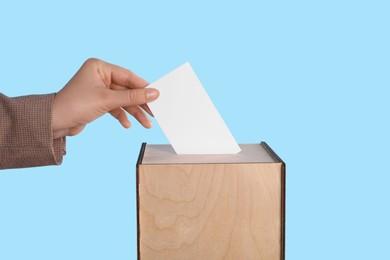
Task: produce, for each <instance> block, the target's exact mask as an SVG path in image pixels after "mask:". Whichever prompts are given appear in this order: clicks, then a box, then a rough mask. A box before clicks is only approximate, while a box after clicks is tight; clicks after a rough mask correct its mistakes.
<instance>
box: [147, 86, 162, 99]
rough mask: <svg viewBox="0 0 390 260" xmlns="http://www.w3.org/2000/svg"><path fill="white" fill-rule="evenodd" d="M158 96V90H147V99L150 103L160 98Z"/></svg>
mask: <svg viewBox="0 0 390 260" xmlns="http://www.w3.org/2000/svg"><path fill="white" fill-rule="evenodd" d="M158 95H159V92H158V90H157V89H154V88H150V89H147V90H146V99H147V100H148V101H152V100H155V99H156V98H157V97H158Z"/></svg>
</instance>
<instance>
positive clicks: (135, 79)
mask: <svg viewBox="0 0 390 260" xmlns="http://www.w3.org/2000/svg"><path fill="white" fill-rule="evenodd" d="M106 66H108V68H109V69H110V71H111V80H112V82H113V83H115V84H118V85H120V86H123V87H127V88H144V87H146V86H147V85H149V83H148V82H147V81H146V80H144V79H143V78H141V77H140V76H138V75H137V74H135V73H134V72H132V71H130V70H127V69H125V68H122V67H119V66H117V65H113V64H110V63H106Z"/></svg>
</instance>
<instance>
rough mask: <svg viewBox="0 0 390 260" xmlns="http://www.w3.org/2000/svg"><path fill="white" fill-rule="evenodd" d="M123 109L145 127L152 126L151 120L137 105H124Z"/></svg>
mask: <svg viewBox="0 0 390 260" xmlns="http://www.w3.org/2000/svg"><path fill="white" fill-rule="evenodd" d="M124 109H125V110H126V111H127V112H128V113H129V114H130V115H132V116H133V117H134V118H135V119H137V120H138V122H140V124H141V125H142V126H143V127H145V128H151V127H152V126H153V124H152V121H150V120H149V118H148V117H147V116H146V114H145V112H144V111H143V110H142V109H141V108H140V107H139V106H130V107H124Z"/></svg>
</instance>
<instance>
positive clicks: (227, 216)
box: [138, 163, 282, 260]
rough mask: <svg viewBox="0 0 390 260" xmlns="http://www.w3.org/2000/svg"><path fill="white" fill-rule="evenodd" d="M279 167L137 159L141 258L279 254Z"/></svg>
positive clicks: (272, 255)
mask: <svg viewBox="0 0 390 260" xmlns="http://www.w3.org/2000/svg"><path fill="white" fill-rule="evenodd" d="M281 167H282V164H281V163H263V164H185V165H183V164H169V165H140V166H139V172H138V174H139V180H138V181H139V198H138V200H139V232H140V234H139V240H140V241H139V243H140V245H139V248H140V257H141V259H142V260H144V259H181V260H182V259H280V257H281V255H280V253H281Z"/></svg>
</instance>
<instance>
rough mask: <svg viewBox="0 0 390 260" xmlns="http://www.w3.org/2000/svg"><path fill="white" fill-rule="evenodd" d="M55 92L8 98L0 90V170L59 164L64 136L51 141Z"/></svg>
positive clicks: (63, 145)
mask: <svg viewBox="0 0 390 260" xmlns="http://www.w3.org/2000/svg"><path fill="white" fill-rule="evenodd" d="M54 95H55V94H47V95H31V96H22V97H15V98H9V97H6V96H4V95H3V94H1V93H0V169H7V168H23V167H33V166H43V165H53V164H56V165H58V164H61V162H62V157H63V155H65V138H58V139H55V140H53V133H52V129H51V114H52V112H51V106H52V102H53V97H54Z"/></svg>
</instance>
